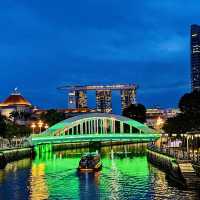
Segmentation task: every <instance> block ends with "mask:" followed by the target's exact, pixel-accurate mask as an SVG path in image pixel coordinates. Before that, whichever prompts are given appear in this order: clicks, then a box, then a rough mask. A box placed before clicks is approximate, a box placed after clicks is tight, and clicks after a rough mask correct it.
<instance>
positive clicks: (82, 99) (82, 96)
mask: <svg viewBox="0 0 200 200" xmlns="http://www.w3.org/2000/svg"><path fill="white" fill-rule="evenodd" d="M68 107H69V108H86V107H87V95H86V92H85V91H84V90H80V91H78V90H74V91H70V92H69V94H68Z"/></svg>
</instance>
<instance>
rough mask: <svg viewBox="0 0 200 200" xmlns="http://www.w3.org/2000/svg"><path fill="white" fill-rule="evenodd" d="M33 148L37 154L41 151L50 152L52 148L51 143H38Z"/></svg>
mask: <svg viewBox="0 0 200 200" xmlns="http://www.w3.org/2000/svg"><path fill="white" fill-rule="evenodd" d="M34 150H35V152H36V154H37V155H40V154H42V153H46V152H52V150H53V145H52V144H51V143H48V144H38V145H36V146H35V147H34Z"/></svg>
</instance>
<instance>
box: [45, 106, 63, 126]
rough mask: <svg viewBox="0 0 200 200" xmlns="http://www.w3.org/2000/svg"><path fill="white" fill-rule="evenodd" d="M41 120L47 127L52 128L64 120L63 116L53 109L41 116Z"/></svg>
mask: <svg viewBox="0 0 200 200" xmlns="http://www.w3.org/2000/svg"><path fill="white" fill-rule="evenodd" d="M41 119H42V120H43V121H44V122H45V123H47V124H48V125H49V126H53V125H54V124H56V123H58V122H60V121H62V120H64V119H65V114H64V113H61V112H58V111H56V110H54V109H51V110H48V111H47V112H46V113H43V114H42V115H41Z"/></svg>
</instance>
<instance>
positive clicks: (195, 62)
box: [191, 25, 200, 91]
mask: <svg viewBox="0 0 200 200" xmlns="http://www.w3.org/2000/svg"><path fill="white" fill-rule="evenodd" d="M191 79H192V90H193V91H194V90H200V26H198V25H192V26H191Z"/></svg>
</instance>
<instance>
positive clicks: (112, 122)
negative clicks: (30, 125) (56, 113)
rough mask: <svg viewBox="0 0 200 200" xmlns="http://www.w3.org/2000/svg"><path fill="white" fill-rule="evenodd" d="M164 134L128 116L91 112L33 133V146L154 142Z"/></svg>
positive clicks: (30, 139) (31, 138)
mask: <svg viewBox="0 0 200 200" xmlns="http://www.w3.org/2000/svg"><path fill="white" fill-rule="evenodd" d="M159 137H160V135H159V134H158V133H157V132H155V131H154V130H153V129H150V128H149V127H148V126H146V125H144V124H142V123H139V122H137V121H135V120H132V119H130V118H127V117H123V116H119V115H114V114H108V113H90V114H82V115H79V116H75V117H72V118H69V119H66V120H64V121H61V122H59V123H57V124H55V125H54V126H52V127H50V128H49V129H47V130H46V131H44V132H42V133H40V134H33V135H31V137H30V138H29V142H30V143H31V145H33V146H38V145H43V146H44V145H46V146H45V149H47V150H48V148H51V146H52V144H59V143H74V142H104V141H133V142H152V141H155V140H157V139H158V138H159Z"/></svg>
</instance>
